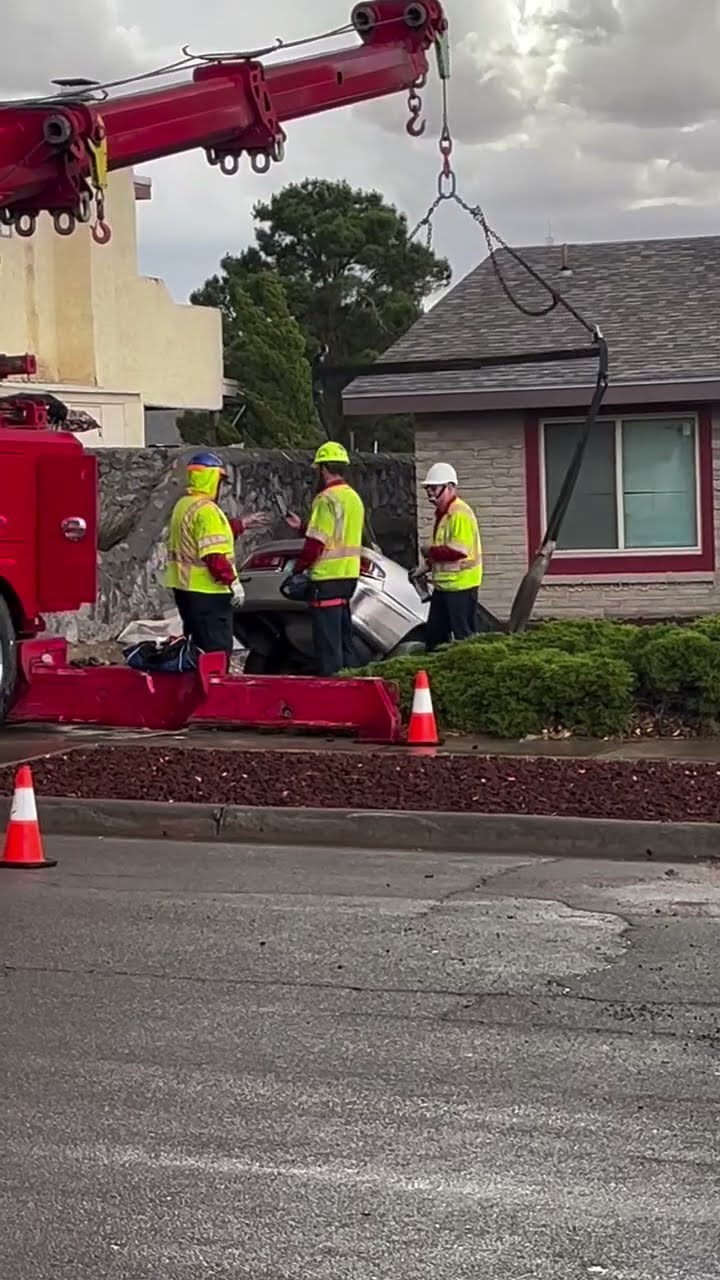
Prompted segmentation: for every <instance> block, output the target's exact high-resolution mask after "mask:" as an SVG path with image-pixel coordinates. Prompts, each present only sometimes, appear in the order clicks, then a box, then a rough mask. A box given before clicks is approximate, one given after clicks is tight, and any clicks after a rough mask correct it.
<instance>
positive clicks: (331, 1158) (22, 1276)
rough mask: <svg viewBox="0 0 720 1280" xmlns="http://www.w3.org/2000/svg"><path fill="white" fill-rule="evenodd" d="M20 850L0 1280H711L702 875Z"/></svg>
mask: <svg viewBox="0 0 720 1280" xmlns="http://www.w3.org/2000/svg"><path fill="white" fill-rule="evenodd" d="M358 834H359V833H358ZM48 852H52V854H53V855H54V856H56V857H59V859H60V863H59V866H58V867H57V868H56V869H55V870H52V871H45V872H42V873H39V874H37V873H24V874H18V873H15V872H12V873H8V872H4V873H3V874H2V877H1V878H0V948H1V952H2V958H3V961H4V966H5V968H4V975H3V980H2V983H0V992H1V999H0V1071H1V1073H2V1081H1V1088H2V1093H1V1094H0V1114H1V1116H2V1132H1V1133H0V1151H1V1152H2V1155H1V1156H0V1169H1V1170H2V1177H1V1178H0V1276H1V1277H2V1280H116V1278H117V1280H194V1278H195V1277H233V1280H245V1278H247V1280H251V1278H252V1280H285V1278H289V1277H292V1280H349V1278H351V1277H352V1278H353V1280H356V1278H357V1280H391V1278H392V1280H416V1278H418V1280H419V1278H422V1280H465V1278H466V1277H468V1278H470V1277H472V1280H526V1278H528V1280H529V1278H531V1277H532V1278H536V1280H586V1278H587V1277H597V1278H598V1280H718V1277H720V1261H719V1260H718V1259H719V1257H720V1255H719V1253H718V1243H719V1242H720V1230H719V1228H718V1223H720V1182H719V1179H718V1165H717V1163H714V1161H716V1160H717V1153H718V1140H717V1133H718V1129H719V1123H718V1122H719V1120H720V1114H719V1113H720V1106H719V1102H720V1026H719V1016H718V1015H719V1011H720V995H719V991H720V981H719V979H720V919H719V916H720V869H717V868H715V869H713V868H699V867H694V868H684V869H678V871H677V873H676V874H670V870H672V869H670V870H668V869H666V868H664V867H654V866H653V865H651V864H647V865H646V864H643V865H635V866H632V865H628V866H622V865H618V864H612V865H604V864H599V863H596V864H585V863H568V862H565V863H559V862H552V863H550V862H544V863H543V862H538V861H531V860H522V859H500V858H491V857H488V858H482V857H477V858H468V857H453V856H451V855H444V856H443V855H439V856H437V857H429V856H421V855H410V854H393V853H388V854H383V855H380V854H370V853H366V852H363V851H362V850H358V851H357V852H355V853H352V852H345V853H342V854H336V855H331V854H328V853H327V852H325V851H314V850H311V849H309V850H297V849H293V850H282V849H255V848H233V847H229V846H218V847H213V848H211V849H207V850H205V849H203V848H201V847H199V846H191V845H173V844H163V845H158V844H156V845H152V844H142V843H135V844H131V843H123V842H119V841H117V842H116V841H83V840H76V841H72V840H56V841H49V842H48Z"/></svg>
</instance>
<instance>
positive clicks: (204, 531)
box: [165, 453, 271, 657]
mask: <svg viewBox="0 0 720 1280" xmlns="http://www.w3.org/2000/svg"><path fill="white" fill-rule="evenodd" d="M227 478H228V477H227V471H226V468H225V464H224V462H223V460H222V458H219V457H218V456H217V454H215V453H197V454H195V456H194V457H193V458H191V459H190V461H189V463H188V467H187V491H186V493H185V494H184V496H183V497H182V498H179V499H178V501H177V502H176V503H175V508H174V510H173V513H172V516H171V518H170V531H169V534H168V546H167V552H168V565H167V572H166V574H165V586H166V587H169V588H170V589H171V591H172V592H173V595H174V597H175V604H176V606H177V610H178V613H179V614H180V619H181V621H182V624H183V631H184V633H185V635H186V637H187V638H188V639H190V640H192V642H193V644H195V645H196V646H197V648H198V649H200V650H202V652H203V653H225V654H227V655H228V657H229V656H230V654H231V653H232V651H233V622H232V618H233V609H234V608H241V607H242V605H243V603H244V600H245V593H244V591H243V588H242V586H241V584H240V582H239V581H238V576H237V568H236V566H235V539H236V538H237V537H239V536H240V535H241V534H242V533H245V532H246V531H247V530H248V529H251V528H253V527H255V526H260V525H266V524H270V523H271V519H270V517H269V516H267V515H265V514H263V513H261V512H259V513H257V514H254V515H249V516H244V517H242V518H241V519H237V520H230V519H228V517H227V516H226V515H225V512H224V511H223V510H222V509H221V508H220V507H219V506H218V498H219V497H220V491H221V489H222V486H223V484H225V482H226V481H227Z"/></svg>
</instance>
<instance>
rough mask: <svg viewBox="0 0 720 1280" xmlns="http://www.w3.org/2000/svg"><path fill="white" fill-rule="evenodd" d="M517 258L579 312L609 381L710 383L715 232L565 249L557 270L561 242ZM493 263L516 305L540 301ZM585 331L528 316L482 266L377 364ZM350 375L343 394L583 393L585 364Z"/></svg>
mask: <svg viewBox="0 0 720 1280" xmlns="http://www.w3.org/2000/svg"><path fill="white" fill-rule="evenodd" d="M520 252H521V253H522V254H523V256H524V257H525V258H527V261H528V262H529V263H530V264H531V265H532V266H533V267H534V268H535V270H537V271H538V272H540V274H541V275H542V276H543V277H544V278H545V279H547V281H548V283H549V284H550V285H551V286H552V287H553V288H554V289H556V290H557V292H558V293H561V294H563V295H564V296H565V297H567V299H568V301H569V302H570V303H572V305H573V306H574V307H575V308H576V310H577V311H579V312H580V313H581V315H583V316H584V317H585V319H586V320H588V321H590V322H591V323H592V324H597V325H599V327H600V329H601V330H602V332H603V334H604V336H605V337H606V339H607V341H608V345H609V349H610V377H611V382H612V383H613V384H615V385H617V384H618V383H621V384H622V383H626V384H629V383H638V382H642V383H646V382H651V383H657V382H678V381H687V380H690V379H708V380H709V379H714V378H719V377H720V236H703V237H697V238H688V239H676V240H634V241H617V242H612V243H607V244H578V245H570V246H568V247H567V250H566V261H567V264H568V266H569V268H570V274H564V273H563V270H562V265H563V250H562V248H561V246H559V245H550V246H549V245H543V246H533V247H530V248H527V249H522V250H520ZM497 261H498V263H499V264H500V266H501V267H502V271H503V274H504V276H505V278H506V279H507V281H508V283H509V284H510V286H511V288H512V289H513V292H514V293H515V294H516V295H517V297H518V298H520V299H521V300H522V302H523V303H524V304H525V305H526V306H530V307H533V308H537V307H538V306H543V305H544V304H546V303H547V302H548V300H549V299H548V294H547V293H546V292H545V291H544V290H542V289H541V288H540V286H539V285H537V284H536V283H535V282H534V281H533V279H532V278H531V277H530V276H528V274H527V272H525V271H523V269H522V268H521V267H520V266H519V265H518V264H517V263H516V262H515V261H514V259H512V258H511V257H510V256H509V255H508V254H507V252H506V251H505V250H500V251H499V252H498V255H497ZM588 341H589V339H588V336H587V334H586V333H585V330H584V329H583V328H582V327H581V326H580V325H579V324H578V323H577V321H576V320H574V319H573V317H572V316H570V315H569V314H568V313H567V312H566V311H565V310H564V309H563V308H560V307H558V308H557V309H556V310H555V311H554V312H553V313H552V314H551V315H549V316H547V317H545V318H542V319H536V318H531V317H527V316H525V315H523V314H521V313H520V312H519V311H517V310H516V309H515V307H513V306H512V304H511V303H510V302H509V301H508V299H507V298H506V297H505V295H504V293H503V291H502V289H501V287H500V285H499V283H498V281H497V279H496V277H495V272H494V271H493V266H492V262H491V260H490V258H486V259H485V260H484V261H483V262H481V263H480V265H479V266H478V267H476V268H475V270H474V271H472V272H470V274H469V275H467V276H466V277H465V278H464V279H463V280H461V281H460V282H459V284H457V285H456V286H455V288H454V289H452V290H451V291H450V292H449V293H448V294H447V295H446V297H445V298H443V299H442V300H441V301H440V302H438V303H437V304H436V306H434V307H433V308H432V310H430V311H428V312H427V313H426V315H424V316H423V317H422V319H420V320H419V321H418V323H417V324H415V325H414V326H413V328H412V329H410V330H409V332H408V333H407V334H405V336H404V337H403V338H401V339H400V341H399V342H397V343H396V344H395V345H394V346H393V347H391V348H390V350H389V351H387V352H386V353H385V355H384V356H383V360H403V359H418V360H425V359H427V360H432V359H442V358H451V357H457V356H485V355H497V354H511V353H515V352H521V351H530V350H546V349H551V348H555V347H564V346H568V347H576V346H584V345H586V344H587V342H588ZM381 368H382V361H379V362H378V375H377V376H375V375H373V376H372V377H364V378H358V379H356V380H355V381H354V382H353V383H351V385H350V386H349V387H348V388H347V389H346V392H345V394H346V396H347V397H348V398H349V399H350V400H353V399H355V398H356V397H366V396H382V395H387V394H397V393H398V392H414V393H416V394H418V393H420V394H421V393H422V392H424V391H425V392H433V393H436V392H452V391H478V392H482V391H499V390H504V389H508V390H519V389H532V388H551V387H552V388H555V387H578V386H589V385H591V384H592V383H593V382H594V376H595V366H594V365H593V364H592V363H591V362H586V361H581V362H577V363H574V364H568V365H565V364H559V365H542V364H536V365H521V366H515V367H512V368H509V369H486V370H477V371H474V372H463V373H445V374H436V373H423V374H419V375H401V376H393V377H392V378H383V377H382V376H381V375H380V369H381Z"/></svg>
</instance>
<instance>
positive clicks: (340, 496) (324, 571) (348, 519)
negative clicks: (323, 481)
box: [306, 484, 365, 582]
mask: <svg viewBox="0 0 720 1280" xmlns="http://www.w3.org/2000/svg"><path fill="white" fill-rule="evenodd" d="M364 524H365V507H364V506H363V501H362V498H361V497H360V495H359V494H358V493H356V492H355V490H354V489H351V488H350V485H349V484H333V485H330V486H329V487H328V488H327V489H323V491H322V493H319V494H318V495H317V496H316V498H315V500H314V502H313V504H312V511H311V512H310V520H309V522H308V526H307V531H306V532H307V536H308V538H315V540H316V541H317V542H322V544H323V551H322V555H321V556H320V558H319V559H318V560H316V561H315V563H314V565H312V567H311V568H310V570H309V571H308V573H309V577H310V578H311V580H312V581H313V582H326V581H328V580H330V581H335V579H336V578H343V579H346V580H347V579H352V578H359V577H360V554H361V551H362V538H363V527H364Z"/></svg>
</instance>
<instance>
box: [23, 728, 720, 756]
mask: <svg viewBox="0 0 720 1280" xmlns="http://www.w3.org/2000/svg"><path fill="white" fill-rule="evenodd" d="M116 743H122V744H123V745H124V744H127V743H132V744H135V743H137V744H139V745H142V744H143V743H145V744H147V745H148V746H152V747H158V748H160V747H161V748H162V749H163V750H167V749H168V748H171V747H176V748H178V749H182V748H184V747H206V748H207V747H210V748H213V747H216V748H218V749H221V750H224V751H228V750H237V751H349V752H354V753H365V754H366V753H367V752H368V751H382V752H399V753H401V754H404V753H405V752H407V747H406V746H402V745H400V746H393V747H388V746H384V745H377V744H373V743H367V742H356V741H353V740H352V739H348V738H332V737H320V736H309V735H300V734H291V733H287V734H282V733H252V732H249V731H237V730H228V729H215V730H213V729H189V730H187V729H186V730H183V731H182V732H179V733H170V734H168V733H154V732H153V733H151V732H142V731H141V730H137V731H135V730H131V729H127V730H123V729H96V728H92V727H83V726H77V727H75V726H67V725H63V726H57V727H55V726H47V725H45V726H39V727H37V728H31V727H25V726H22V727H21V726H12V727H10V728H6V729H2V730H0V766H2V765H8V764H15V763H19V762H21V761H25V760H33V759H38V758H39V757H41V756H46V755H56V754H64V753H66V752H68V751H74V750H80V749H82V750H84V751H87V750H88V748H91V747H108V746H113V745H114V744H116ZM470 752H472V753H475V754H477V755H481V756H484V755H487V756H494V755H500V756H543V757H555V758H558V759H593V760H669V761H673V760H676V761H688V762H696V763H697V762H703V761H704V762H708V761H709V762H712V761H714V760H717V761H719V762H720V737H717V738H629V739H607V740H604V739H603V740H601V739H593V738H558V739H554V738H548V739H545V738H531V739H527V740H525V741H521V742H508V741H503V740H500V739H497V738H478V737H465V736H462V735H460V734H457V735H448V737H447V738H446V739H445V741H444V742H443V744H442V746H441V747H439V748H438V754H439V755H453V754H468V753H470Z"/></svg>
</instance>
